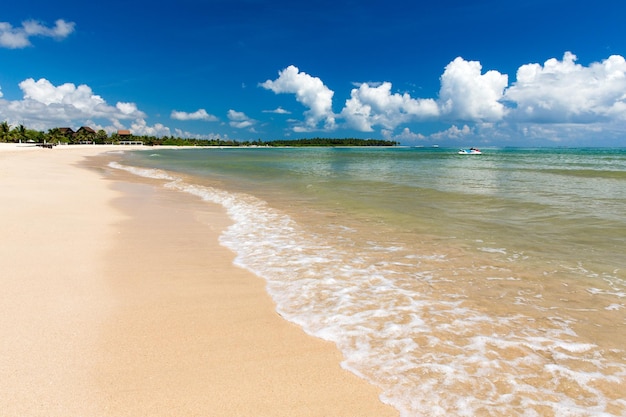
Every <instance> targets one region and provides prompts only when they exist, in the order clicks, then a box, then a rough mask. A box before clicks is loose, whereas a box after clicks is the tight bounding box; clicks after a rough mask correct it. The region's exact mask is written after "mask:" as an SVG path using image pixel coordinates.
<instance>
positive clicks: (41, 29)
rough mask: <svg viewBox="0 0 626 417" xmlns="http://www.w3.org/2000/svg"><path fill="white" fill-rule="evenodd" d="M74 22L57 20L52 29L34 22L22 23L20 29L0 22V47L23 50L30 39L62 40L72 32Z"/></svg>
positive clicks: (28, 44) (29, 43)
mask: <svg viewBox="0 0 626 417" xmlns="http://www.w3.org/2000/svg"><path fill="white" fill-rule="evenodd" d="M75 26H76V24H75V23H74V22H66V21H65V20H63V19H59V20H57V21H56V22H55V24H54V26H53V27H47V26H45V25H44V24H42V23H40V22H38V21H36V20H27V21H24V22H22V26H21V27H13V25H11V24H10V23H7V22H0V47H3V48H9V49H19V48H25V47H27V46H30V45H31V42H30V38H31V37H33V36H41V37H47V38H53V39H56V40H62V39H64V38H66V37H68V36H69V35H70V34H72V32H74V27H75Z"/></svg>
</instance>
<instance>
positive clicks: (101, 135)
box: [0, 121, 400, 147]
mask: <svg viewBox="0 0 626 417" xmlns="http://www.w3.org/2000/svg"><path fill="white" fill-rule="evenodd" d="M0 142H12V143H20V142H21V143H48V144H54V145H57V144H70V145H74V144H77V145H78V144H84V145H90V144H95V145H103V144H129V143H132V144H142V145H145V146H161V145H162V146H242V147H245V146H255V147H278V146H290V147H304V146H329V147H332V146H396V145H399V144H400V143H399V142H396V141H390V140H380V139H358V138H305V139H274V140H269V141H263V140H261V139H257V140H255V141H249V140H248V141H238V140H231V139H226V140H225V139H219V138H216V139H194V138H181V137H174V136H163V137H156V136H143V135H141V136H140V135H133V134H132V133H131V132H130V131H129V130H118V131H117V132H115V133H112V134H110V135H109V134H108V133H107V132H106V131H104V130H102V129H100V130H98V131H96V130H94V129H92V128H91V127H88V126H82V127H80V128H79V129H78V130H76V131H74V130H73V129H72V128H69V127H55V128H53V129H49V130H48V131H47V132H41V131H37V130H32V129H28V128H26V127H25V126H24V125H18V126H14V127H13V128H12V127H11V126H10V125H9V123H8V122H6V121H5V122H1V123H0Z"/></svg>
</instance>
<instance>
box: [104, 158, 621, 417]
mask: <svg viewBox="0 0 626 417" xmlns="http://www.w3.org/2000/svg"><path fill="white" fill-rule="evenodd" d="M116 159H117V162H113V163H111V164H110V166H111V167H113V168H117V169H125V170H128V171H130V172H133V173H135V174H137V175H140V176H145V177H150V178H156V179H158V180H159V181H162V184H163V186H164V187H167V188H170V189H175V190H179V191H180V192H183V193H190V194H193V195H196V196H198V197H200V198H202V199H203V200H205V201H207V202H208V203H217V204H220V205H222V206H224V208H225V209H226V210H227V213H228V215H229V216H230V218H231V219H232V221H233V224H232V226H230V227H229V228H228V229H227V230H226V231H225V232H224V233H223V234H222V235H221V237H220V241H221V243H222V244H223V245H224V246H226V247H228V248H230V249H231V250H232V251H233V252H234V253H235V254H236V264H237V265H238V266H241V267H243V268H246V269H248V270H250V271H252V272H253V273H255V274H257V275H259V276H260V277H262V278H263V279H265V280H266V282H267V291H268V292H269V294H270V295H271V296H272V298H273V299H274V301H275V303H276V308H277V311H278V313H279V314H280V315H281V316H282V317H284V318H285V319H286V320H289V321H291V322H293V323H296V324H297V325H299V326H301V327H302V328H303V329H304V330H305V331H306V332H307V333H309V334H311V335H314V336H317V337H320V338H323V339H326V340H329V341H332V342H334V343H335V344H336V345H337V347H338V349H339V350H340V351H341V352H342V354H343V357H344V361H343V362H342V366H343V367H344V368H346V369H348V370H350V371H352V372H354V373H355V374H357V375H359V376H360V377H362V378H364V379H366V380H367V381H369V382H371V383H372V384H373V385H376V386H377V387H379V388H380V389H381V391H382V395H381V399H382V401H384V402H385V403H388V404H390V405H392V406H394V407H395V408H396V409H398V410H399V412H400V414H401V415H402V416H429V417H431V416H568V417H569V416H625V415H626V396H625V394H624V393H626V256H625V255H624V254H625V252H626V149H565V148H563V149H561V148H559V149H486V150H483V154H482V155H471V156H469V155H457V153H456V150H455V149H444V148H408V147H394V148H211V149H186V148H181V149H159V148H154V149H150V150H148V151H139V152H125V153H123V154H121V155H118V156H116Z"/></svg>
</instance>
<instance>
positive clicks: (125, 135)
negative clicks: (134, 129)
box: [117, 130, 143, 145]
mask: <svg viewBox="0 0 626 417" xmlns="http://www.w3.org/2000/svg"><path fill="white" fill-rule="evenodd" d="M117 136H118V138H119V139H120V140H119V141H118V143H119V144H120V145H143V142H142V141H140V140H133V139H132V137H133V135H132V133H130V130H118V131H117Z"/></svg>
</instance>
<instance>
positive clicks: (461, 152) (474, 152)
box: [458, 148, 482, 155]
mask: <svg viewBox="0 0 626 417" xmlns="http://www.w3.org/2000/svg"><path fill="white" fill-rule="evenodd" d="M458 153H459V155H482V152H481V151H480V149H478V148H469V149H459V152H458Z"/></svg>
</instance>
